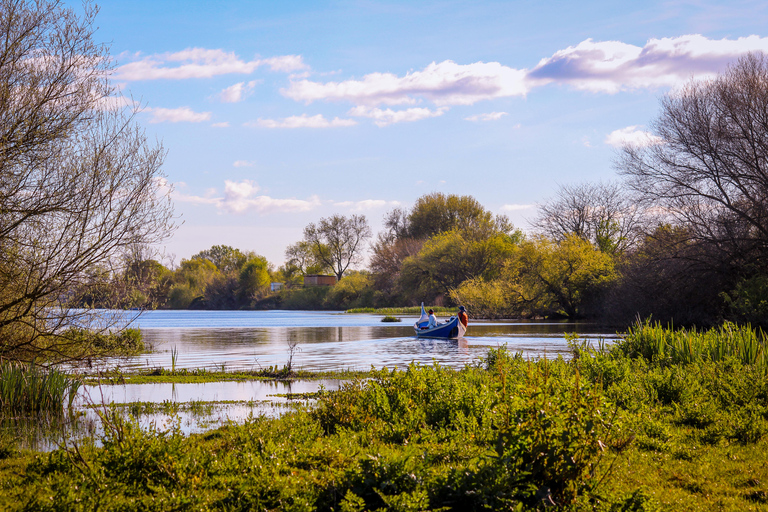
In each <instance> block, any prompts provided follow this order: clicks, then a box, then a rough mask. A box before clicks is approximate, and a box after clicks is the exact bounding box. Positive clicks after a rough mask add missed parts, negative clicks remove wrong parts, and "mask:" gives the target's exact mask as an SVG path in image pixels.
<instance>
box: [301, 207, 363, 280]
mask: <svg viewBox="0 0 768 512" xmlns="http://www.w3.org/2000/svg"><path fill="white" fill-rule="evenodd" d="M370 237H371V228H370V227H369V226H368V221H367V220H366V218H365V215H352V216H350V217H345V216H343V215H332V216H331V217H328V218H323V219H320V222H318V223H317V224H314V223H311V224H309V225H307V227H305V228H304V241H305V242H306V243H307V244H308V245H309V246H311V248H312V253H313V255H314V257H315V258H316V259H317V261H318V262H320V263H322V265H323V267H327V268H330V269H331V270H333V272H334V274H336V279H337V280H339V281H341V279H342V278H343V277H344V272H346V271H347V269H348V268H349V267H350V265H353V264H356V263H359V262H360V260H361V258H362V253H363V251H364V249H365V245H364V244H365V241H366V240H368V239H369V238H370Z"/></svg>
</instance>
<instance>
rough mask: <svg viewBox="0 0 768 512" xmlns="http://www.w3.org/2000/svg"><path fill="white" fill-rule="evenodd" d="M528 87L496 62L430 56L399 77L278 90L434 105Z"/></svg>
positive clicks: (295, 95) (298, 95) (305, 96)
mask: <svg viewBox="0 0 768 512" xmlns="http://www.w3.org/2000/svg"><path fill="white" fill-rule="evenodd" d="M527 91H528V89H527V86H526V85H525V71H524V70H518V69H513V68H509V67H507V66H502V65H501V64H499V63H498V62H487V63H486V62H476V63H474V64H466V65H462V64H456V63H455V62H453V61H450V60H446V61H443V62H440V63H435V62H433V63H432V64H430V65H429V66H427V67H426V68H424V70H422V71H414V72H410V73H407V74H406V75H405V76H402V77H399V76H397V75H394V74H392V73H371V74H368V75H365V76H364V77H363V78H362V79H361V80H346V81H343V82H327V83H319V82H312V81H310V80H298V81H293V82H291V85H290V87H288V88H287V89H282V90H281V93H282V94H283V95H285V96H287V97H288V98H291V99H294V100H296V101H303V102H306V103H311V102H313V101H317V100H343V101H349V102H351V103H353V104H356V105H367V106H375V105H381V104H384V105H403V104H414V103H417V102H418V100H419V99H420V98H426V99H428V100H431V101H432V102H434V103H435V104H436V105H438V106H441V105H471V104H473V103H475V102H478V101H480V100H487V99H492V98H500V97H505V96H523V95H525V94H526V92H527Z"/></svg>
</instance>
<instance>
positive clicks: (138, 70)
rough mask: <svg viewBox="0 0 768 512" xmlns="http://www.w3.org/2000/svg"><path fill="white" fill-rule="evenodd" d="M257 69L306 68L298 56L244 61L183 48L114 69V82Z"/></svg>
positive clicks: (220, 52) (218, 52)
mask: <svg viewBox="0 0 768 512" xmlns="http://www.w3.org/2000/svg"><path fill="white" fill-rule="evenodd" d="M260 66H267V67H269V68H270V69H271V70H272V71H281V72H292V71H298V70H302V69H306V68H307V65H306V64H304V62H303V60H302V58H301V55H282V56H278V57H270V58H267V59H253V60H248V61H246V60H243V59H241V58H240V57H238V56H237V55H236V54H235V53H234V52H226V51H224V50H220V49H207V48H187V49H186V50H182V51H180V52H174V53H162V54H155V55H150V56H147V57H144V58H141V59H139V60H136V61H134V62H129V63H128V64H123V65H122V66H119V67H118V68H117V69H116V70H115V79H117V80H126V81H135V80H158V79H168V80H182V79H187V78H211V77H213V76H217V75H226V74H231V73H240V74H249V73H253V72H254V71H255V70H256V68H258V67H260Z"/></svg>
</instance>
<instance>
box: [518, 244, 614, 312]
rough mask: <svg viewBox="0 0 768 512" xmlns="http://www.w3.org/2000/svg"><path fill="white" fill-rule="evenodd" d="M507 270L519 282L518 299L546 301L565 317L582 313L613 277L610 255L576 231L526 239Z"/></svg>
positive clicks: (534, 301) (530, 301)
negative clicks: (552, 237) (557, 236)
mask: <svg viewBox="0 0 768 512" xmlns="http://www.w3.org/2000/svg"><path fill="white" fill-rule="evenodd" d="M509 271H510V272H511V273H512V275H513V276H514V277H513V278H514V279H516V280H517V282H518V284H519V285H520V286H519V287H518V288H517V290H518V293H520V297H519V299H518V300H519V301H520V302H521V303H536V302H538V303H539V304H541V303H542V302H544V303H546V302H549V303H550V304H552V305H553V306H554V307H553V309H555V310H557V309H559V310H560V311H561V312H562V313H563V314H565V315H566V316H568V317H569V318H576V317H578V316H579V315H580V314H582V308H583V307H584V306H585V305H586V304H587V303H588V301H590V300H591V299H593V298H594V297H595V296H596V295H597V294H598V293H599V292H600V291H602V290H604V289H605V287H606V286H607V285H609V284H610V283H612V282H613V281H614V280H615V279H616V277H617V274H616V269H615V264H614V261H613V258H611V257H610V256H609V255H608V254H605V253H603V252H601V251H600V250H599V249H597V248H596V247H594V246H593V245H592V244H591V243H589V242H587V241H586V240H584V239H582V238H580V237H578V236H576V235H568V236H566V237H565V239H564V240H562V241H561V242H553V241H552V240H549V239H547V238H545V237H543V236H538V237H533V238H531V239H530V240H527V241H526V242H524V243H523V244H521V246H520V251H519V253H518V254H517V257H516V258H515V259H514V261H513V263H512V265H511V267H510V269H509Z"/></svg>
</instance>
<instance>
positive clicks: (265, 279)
mask: <svg viewBox="0 0 768 512" xmlns="http://www.w3.org/2000/svg"><path fill="white" fill-rule="evenodd" d="M270 282H271V279H270V275H269V263H268V262H267V259H266V258H265V257H264V256H252V257H251V258H249V259H248V261H246V262H245V264H244V265H243V266H242V268H241V269H240V274H239V276H238V296H239V297H240V301H241V303H242V304H248V303H249V302H251V301H253V300H254V299H255V298H258V297H259V296H261V295H263V294H264V293H266V292H267V291H268V290H269V284H270Z"/></svg>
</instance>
